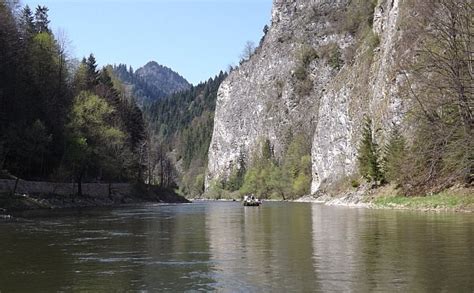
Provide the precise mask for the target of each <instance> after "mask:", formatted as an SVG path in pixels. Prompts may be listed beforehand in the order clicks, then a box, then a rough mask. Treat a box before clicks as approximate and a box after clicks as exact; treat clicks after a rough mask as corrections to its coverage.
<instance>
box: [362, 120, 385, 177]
mask: <svg viewBox="0 0 474 293" xmlns="http://www.w3.org/2000/svg"><path fill="white" fill-rule="evenodd" d="M357 159H358V162H359V173H360V175H361V176H363V177H364V178H365V179H366V180H367V181H368V182H374V183H376V184H380V183H381V182H382V181H383V180H384V175H383V172H382V169H381V167H380V162H379V161H380V158H379V149H378V145H377V142H376V141H375V139H374V136H373V129H372V120H371V119H370V118H368V117H367V116H366V117H365V124H364V128H363V129H362V139H361V142H360V145H359V149H358V157H357Z"/></svg>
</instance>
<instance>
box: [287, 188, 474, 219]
mask: <svg viewBox="0 0 474 293" xmlns="http://www.w3.org/2000/svg"><path fill="white" fill-rule="evenodd" d="M396 194H397V193H396V191H395V190H394V188H393V186H385V187H381V188H378V189H372V190H370V189H367V188H360V189H357V190H355V191H351V192H347V193H344V194H342V195H339V196H330V195H328V194H319V195H309V196H304V197H302V198H300V199H297V200H295V202H313V203H321V204H325V205H329V206H347V207H362V208H372V209H399V210H419V211H436V212H441V211H451V212H466V213H473V212H474V190H473V189H472V188H460V187H456V188H451V189H448V190H445V191H443V192H440V193H438V194H432V195H426V196H413V197H405V196H400V195H396Z"/></svg>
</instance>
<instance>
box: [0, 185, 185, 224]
mask: <svg viewBox="0 0 474 293" xmlns="http://www.w3.org/2000/svg"><path fill="white" fill-rule="evenodd" d="M28 184H30V185H33V184H36V185H38V186H41V188H44V186H48V184H47V183H45V182H41V183H39V182H36V183H32V182H28ZM58 184H61V183H51V186H50V187H57V185H58ZM24 185H25V184H24ZM104 188H107V189H108V188H110V190H109V192H107V194H104V192H101V190H102V189H104ZM86 190H89V191H90V193H87V194H84V195H82V196H78V195H75V194H68V193H60V191H59V189H58V190H57V191H58V192H24V191H25V190H22V191H23V192H15V193H12V192H11V191H6V190H5V189H3V190H0V215H2V214H3V215H4V216H5V215H8V214H10V213H14V212H21V211H28V210H38V209H75V208H91V207H114V206H121V205H130V204H141V203H189V201H188V200H187V199H186V198H184V197H182V196H180V195H178V194H176V193H175V192H174V191H173V190H171V189H164V188H160V187H156V186H145V185H140V184H136V185H133V184H124V183H122V184H116V185H110V186H109V185H107V184H88V187H87V189H86ZM93 190H94V192H92V191H93Z"/></svg>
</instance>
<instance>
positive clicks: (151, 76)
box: [115, 61, 191, 104]
mask: <svg viewBox="0 0 474 293" xmlns="http://www.w3.org/2000/svg"><path fill="white" fill-rule="evenodd" d="M123 68H127V66H126V65H122V66H119V67H116V69H115V71H116V73H117V75H118V76H119V78H120V79H121V80H122V81H123V82H126V83H128V84H130V85H132V87H133V93H134V95H135V96H136V97H137V99H138V101H139V104H143V103H146V102H151V101H156V100H159V99H161V98H163V97H166V96H169V95H171V94H174V93H177V92H181V91H185V90H187V89H189V88H190V87H191V84H190V83H189V82H188V81H187V80H186V79H185V78H184V77H183V76H181V75H180V74H178V73H177V72H175V71H173V70H172V69H171V68H169V67H166V66H164V65H161V64H159V63H158V62H156V61H150V62H148V63H147V64H146V65H144V66H143V67H141V68H138V69H137V70H135V71H134V72H131V71H130V70H129V71H128V72H124V70H123Z"/></svg>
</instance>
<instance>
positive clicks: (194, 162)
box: [144, 72, 227, 196]
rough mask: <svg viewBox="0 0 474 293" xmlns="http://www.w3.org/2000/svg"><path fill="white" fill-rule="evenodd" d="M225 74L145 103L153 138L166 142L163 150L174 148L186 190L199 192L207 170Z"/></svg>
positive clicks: (193, 194) (184, 189) (181, 180)
mask: <svg viewBox="0 0 474 293" xmlns="http://www.w3.org/2000/svg"><path fill="white" fill-rule="evenodd" d="M226 76H227V74H225V73H223V72H221V73H220V74H219V75H218V76H216V77H215V78H214V79H209V80H208V81H207V82H205V83H201V84H199V85H197V86H194V87H191V89H189V90H187V91H184V92H180V93H176V94H173V95H171V96H169V97H165V98H162V99H158V100H157V101H156V102H154V103H152V104H149V105H145V107H144V114H145V117H146V120H147V121H148V122H149V129H150V131H151V134H152V135H151V137H152V138H153V140H154V141H156V142H159V143H160V144H162V145H166V146H167V148H166V150H164V152H171V151H174V153H175V154H176V157H177V160H178V161H180V163H182V164H181V166H182V167H183V172H182V174H180V176H179V177H180V178H179V180H178V181H179V182H180V189H181V190H182V192H183V193H185V194H189V195H192V196H199V195H200V194H202V192H203V191H204V190H203V187H202V186H203V184H200V181H201V179H202V180H204V179H203V178H204V175H203V174H204V173H205V172H206V166H207V155H208V150H209V145H210V143H211V138H212V131H213V128H214V111H215V107H216V100H217V91H218V89H219V86H220V84H221V82H222V81H223V80H224V79H225V78H226ZM198 179H199V180H198ZM197 182H199V183H197Z"/></svg>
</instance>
